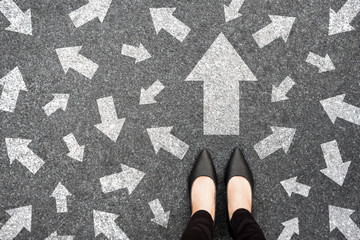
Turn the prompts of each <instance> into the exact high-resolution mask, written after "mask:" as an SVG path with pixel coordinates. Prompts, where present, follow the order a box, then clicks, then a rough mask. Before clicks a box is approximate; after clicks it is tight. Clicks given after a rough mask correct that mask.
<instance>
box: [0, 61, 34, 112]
mask: <svg viewBox="0 0 360 240" xmlns="http://www.w3.org/2000/svg"><path fill="white" fill-rule="evenodd" d="M0 85H3V91H2V93H1V97H0V110H2V111H7V112H14V110H15V107H16V103H17V99H18V96H19V92H20V91H27V90H28V89H27V88H26V85H25V82H24V79H23V77H22V75H21V72H20V70H19V68H18V67H16V68H14V69H13V70H11V71H10V72H9V73H8V74H6V75H5V76H4V77H3V78H1V79H0Z"/></svg>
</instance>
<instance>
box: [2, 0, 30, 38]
mask: <svg viewBox="0 0 360 240" xmlns="http://www.w3.org/2000/svg"><path fill="white" fill-rule="evenodd" d="M0 12H2V14H4V16H5V17H6V18H7V19H8V20H9V22H10V26H8V27H7V28H6V30H8V31H12V32H18V33H23V34H27V35H32V26H31V9H29V10H27V11H26V12H25V13H23V12H22V11H21V9H20V8H19V7H18V6H17V5H16V3H15V2H14V1H13V0H1V1H0Z"/></svg>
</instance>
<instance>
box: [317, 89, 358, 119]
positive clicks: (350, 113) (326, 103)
mask: <svg viewBox="0 0 360 240" xmlns="http://www.w3.org/2000/svg"><path fill="white" fill-rule="evenodd" d="M345 96H346V94H342V95H338V96H335V97H331V98H328V99H325V100H321V101H320V103H321V105H322V106H323V108H324V110H325V112H326V113H327V115H328V116H329V118H330V120H331V122H332V123H335V121H336V119H337V118H342V119H344V120H346V121H348V122H351V123H354V124H356V125H360V108H358V107H355V106H353V105H350V104H348V103H345V102H344V99H345Z"/></svg>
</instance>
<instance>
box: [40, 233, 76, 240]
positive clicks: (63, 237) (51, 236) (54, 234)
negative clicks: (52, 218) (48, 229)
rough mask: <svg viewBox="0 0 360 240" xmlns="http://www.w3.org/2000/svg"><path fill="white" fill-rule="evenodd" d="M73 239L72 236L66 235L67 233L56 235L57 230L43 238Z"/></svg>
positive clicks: (56, 239)
mask: <svg viewBox="0 0 360 240" xmlns="http://www.w3.org/2000/svg"><path fill="white" fill-rule="evenodd" d="M73 239H74V236H68V235H66V236H65V235H63V236H60V235H58V233H57V231H55V232H53V233H52V234H51V235H50V236H48V237H47V238H45V240H73Z"/></svg>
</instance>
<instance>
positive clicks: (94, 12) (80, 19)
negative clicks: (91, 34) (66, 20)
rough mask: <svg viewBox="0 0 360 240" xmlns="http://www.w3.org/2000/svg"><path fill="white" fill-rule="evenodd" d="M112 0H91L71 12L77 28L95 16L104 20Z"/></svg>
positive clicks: (101, 20)
mask: <svg viewBox="0 0 360 240" xmlns="http://www.w3.org/2000/svg"><path fill="white" fill-rule="evenodd" d="M111 1H112V0H89V3H88V4H86V5H84V6H82V7H81V8H79V9H77V10H75V11H73V12H71V13H70V14H69V17H70V18H71V21H72V22H73V23H74V25H75V27H76V28H78V27H81V26H82V25H84V24H85V23H87V22H90V21H91V20H93V19H95V18H98V19H99V20H100V22H103V21H104V19H105V16H106V14H107V12H108V10H109V8H110V4H111Z"/></svg>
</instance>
